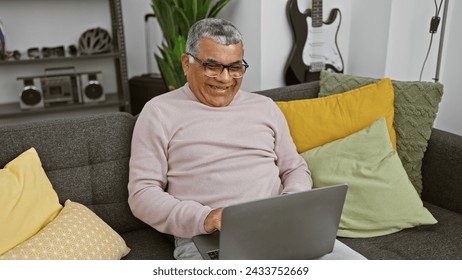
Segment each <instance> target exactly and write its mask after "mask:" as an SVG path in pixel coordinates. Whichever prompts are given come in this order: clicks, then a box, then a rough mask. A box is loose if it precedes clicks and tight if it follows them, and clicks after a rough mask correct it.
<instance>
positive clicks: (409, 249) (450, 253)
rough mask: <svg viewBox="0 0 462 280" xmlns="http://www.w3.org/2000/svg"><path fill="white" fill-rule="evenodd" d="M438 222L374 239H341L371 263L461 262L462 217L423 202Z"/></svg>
mask: <svg viewBox="0 0 462 280" xmlns="http://www.w3.org/2000/svg"><path fill="white" fill-rule="evenodd" d="M424 206H425V207H426V208H427V209H428V210H429V211H430V212H431V213H432V215H433V216H434V217H435V218H436V219H437V220H438V224H436V225H423V226H418V227H415V228H410V229H405V230H402V231H400V232H397V233H394V234H390V235H385V236H379V237H372V238H339V240H340V241H342V242H343V243H345V244H346V245H348V246H349V247H351V248H352V249H354V250H356V251H358V252H359V253H361V254H362V255H363V256H365V257H366V258H367V259H370V260H461V259H462V237H461V235H460V233H461V232H462V215H460V214H458V213H455V212H452V211H449V210H446V209H443V208H440V207H438V206H435V205H432V204H429V203H424Z"/></svg>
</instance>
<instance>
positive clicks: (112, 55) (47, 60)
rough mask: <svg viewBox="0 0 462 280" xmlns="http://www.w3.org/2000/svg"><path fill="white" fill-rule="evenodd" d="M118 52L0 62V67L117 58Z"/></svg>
mask: <svg viewBox="0 0 462 280" xmlns="http://www.w3.org/2000/svg"><path fill="white" fill-rule="evenodd" d="M119 56H120V54H119V53H118V52H111V53H104V54H94V55H78V56H64V57H49V58H37V59H20V60H0V65H17V64H34V63H37V64H43V63H52V62H61V61H76V60H85V59H98V58H118V57H119Z"/></svg>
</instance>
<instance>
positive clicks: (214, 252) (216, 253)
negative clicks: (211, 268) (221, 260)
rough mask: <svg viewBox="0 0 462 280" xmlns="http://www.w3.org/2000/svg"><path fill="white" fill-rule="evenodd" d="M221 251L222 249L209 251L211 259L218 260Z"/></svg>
mask: <svg viewBox="0 0 462 280" xmlns="http://www.w3.org/2000/svg"><path fill="white" fill-rule="evenodd" d="M219 253H220V249H216V250H212V251H208V252H207V254H208V255H209V257H210V259H211V260H218V256H219Z"/></svg>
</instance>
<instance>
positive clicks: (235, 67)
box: [186, 53, 249, 79]
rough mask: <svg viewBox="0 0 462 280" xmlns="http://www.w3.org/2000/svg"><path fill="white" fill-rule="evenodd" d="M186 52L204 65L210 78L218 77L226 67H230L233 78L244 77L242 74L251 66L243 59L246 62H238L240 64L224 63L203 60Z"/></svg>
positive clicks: (229, 71)
mask: <svg viewBox="0 0 462 280" xmlns="http://www.w3.org/2000/svg"><path fill="white" fill-rule="evenodd" d="M186 54H187V55H189V56H191V57H192V58H194V60H195V61H197V62H199V63H200V64H201V65H202V66H203V67H204V74H205V75H206V76H207V77H210V78H215V77H217V76H218V75H220V74H221V73H222V72H223V70H224V69H225V68H227V69H228V73H229V76H231V77H232V78H235V79H238V78H242V76H244V73H245V70H247V68H249V64H247V62H245V60H242V61H243V62H244V63H242V64H241V63H238V64H230V65H223V64H221V63H216V62H205V61H202V60H200V59H199V58H197V57H195V56H194V55H192V54H191V53H186Z"/></svg>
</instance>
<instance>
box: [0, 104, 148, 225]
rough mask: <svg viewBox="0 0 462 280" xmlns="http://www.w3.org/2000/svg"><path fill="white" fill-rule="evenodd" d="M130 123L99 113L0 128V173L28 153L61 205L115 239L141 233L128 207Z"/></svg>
mask: <svg viewBox="0 0 462 280" xmlns="http://www.w3.org/2000/svg"><path fill="white" fill-rule="evenodd" d="M134 124H135V118H134V117H133V116H131V115H130V114H128V113H120V112H115V113H105V114H100V115H95V116H84V117H74V118H69V119H62V120H45V121H38V122H34V123H26V124H20V125H11V126H9V125H6V126H2V127H0V147H1V152H0V167H1V168H3V166H5V164H6V163H8V162H9V161H11V160H13V159H14V158H15V157H17V156H18V155H20V154H21V153H22V152H24V151H26V150H28V149H29V148H31V147H34V148H35V149H36V150H37V153H38V155H39V157H40V159H41V161H42V166H43V168H44V169H45V172H46V174H47V176H48V178H49V179H50V181H51V183H52V185H53V187H54V189H55V191H56V192H57V193H58V196H59V199H60V202H61V203H64V201H66V200H67V199H70V200H72V201H75V202H79V203H82V204H84V205H86V206H88V207H89V208H90V209H91V210H93V211H94V212H95V213H96V214H97V215H98V216H100V217H101V218H102V219H103V220H104V221H106V222H107V223H108V224H109V225H110V226H111V227H112V228H113V229H115V230H116V231H117V232H119V233H123V232H126V231H130V230H133V229H135V228H140V227H144V226H145V225H144V224H143V223H141V222H140V221H139V220H138V219H136V218H135V217H134V216H133V215H132V213H131V211H130V208H129V206H128V202H127V199H128V191H127V184H128V162H129V158H130V143H131V137H132V131H133V126H134Z"/></svg>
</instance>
